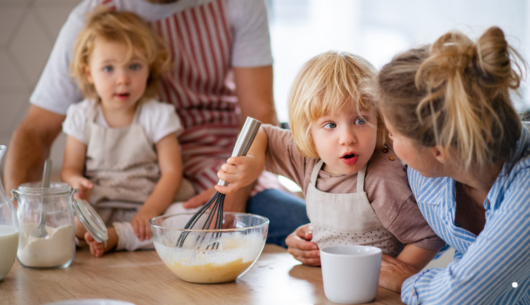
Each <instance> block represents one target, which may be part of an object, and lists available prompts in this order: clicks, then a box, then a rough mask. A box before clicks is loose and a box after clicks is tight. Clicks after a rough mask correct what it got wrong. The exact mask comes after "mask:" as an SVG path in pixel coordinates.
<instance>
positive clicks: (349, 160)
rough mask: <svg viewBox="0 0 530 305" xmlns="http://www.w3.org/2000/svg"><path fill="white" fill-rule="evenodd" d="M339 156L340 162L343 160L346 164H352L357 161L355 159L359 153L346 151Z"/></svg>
mask: <svg viewBox="0 0 530 305" xmlns="http://www.w3.org/2000/svg"><path fill="white" fill-rule="evenodd" d="M340 158H341V160H342V162H344V163H345V164H346V165H354V164H355V163H357V159H358V158H359V155H357V154H355V153H346V154H345V155H343V156H342V157H340Z"/></svg>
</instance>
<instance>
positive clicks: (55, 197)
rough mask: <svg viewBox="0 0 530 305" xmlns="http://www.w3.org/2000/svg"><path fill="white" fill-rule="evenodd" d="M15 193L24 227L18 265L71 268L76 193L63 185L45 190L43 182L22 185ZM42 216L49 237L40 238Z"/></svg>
mask: <svg viewBox="0 0 530 305" xmlns="http://www.w3.org/2000/svg"><path fill="white" fill-rule="evenodd" d="M12 193H13V199H14V200H17V202H18V207H17V216H18V221H19V223H20V242H19V245H18V254H17V258H18V262H19V263H20V264H21V265H22V266H24V267H27V268H37V269H49V268H65V267H68V266H70V264H71V263H72V260H73V259H74V255H75V230H74V212H73V209H72V200H73V196H74V194H75V193H76V190H72V188H71V187H70V186H69V185H68V184H67V183H62V182H52V183H50V187H49V188H43V187H42V182H30V183H24V184H21V185H20V186H19V187H18V189H16V190H13V192H12ZM42 213H44V223H45V229H46V231H47V233H48V236H46V237H44V238H38V237H36V236H35V232H34V230H35V229H36V228H37V227H38V226H39V223H40V221H41V215H42Z"/></svg>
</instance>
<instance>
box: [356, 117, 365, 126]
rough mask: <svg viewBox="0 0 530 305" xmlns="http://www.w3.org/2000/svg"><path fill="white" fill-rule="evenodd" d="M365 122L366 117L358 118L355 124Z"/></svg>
mask: <svg viewBox="0 0 530 305" xmlns="http://www.w3.org/2000/svg"><path fill="white" fill-rule="evenodd" d="M364 123H366V119H364V118H358V119H357V120H355V125H364Z"/></svg>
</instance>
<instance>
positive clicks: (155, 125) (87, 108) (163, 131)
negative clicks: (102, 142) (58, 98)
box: [63, 100, 183, 145]
mask: <svg viewBox="0 0 530 305" xmlns="http://www.w3.org/2000/svg"><path fill="white" fill-rule="evenodd" d="M96 103H97V102H96V101H95V100H84V101H82V102H80V103H77V104H72V105H70V107H68V110H67V111H66V119H65V120H64V122H63V132H64V133H66V134H67V135H69V136H71V137H74V138H76V139H77V140H79V141H80V142H82V143H83V144H85V145H87V144H88V143H87V141H88V139H85V126H86V122H87V119H88V116H89V115H90V113H91V112H92V109H94V107H95V104H96ZM97 109H98V113H97V115H96V119H95V122H96V124H98V125H101V126H104V127H109V125H108V124H107V121H106V120H105V116H104V115H103V112H102V110H101V106H100V105H97ZM138 122H139V123H140V125H142V127H143V128H144V131H145V134H146V136H147V140H148V141H149V142H150V143H151V144H153V145H155V144H156V143H158V141H160V140H162V138H164V137H165V136H167V135H169V134H171V133H176V135H179V134H180V133H182V130H183V128H182V124H181V123H180V119H179V118H178V116H177V114H176V113H175V106H173V105H171V104H166V103H160V102H158V101H156V100H150V101H149V102H145V103H143V104H142V108H141V111H140V116H139V117H138Z"/></svg>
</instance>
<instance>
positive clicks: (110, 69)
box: [103, 66, 114, 72]
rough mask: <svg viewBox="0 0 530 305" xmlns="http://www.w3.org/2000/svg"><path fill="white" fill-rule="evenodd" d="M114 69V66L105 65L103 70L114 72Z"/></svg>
mask: <svg viewBox="0 0 530 305" xmlns="http://www.w3.org/2000/svg"><path fill="white" fill-rule="evenodd" d="M113 70H114V68H112V66H105V67H103V72H112V71H113Z"/></svg>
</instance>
